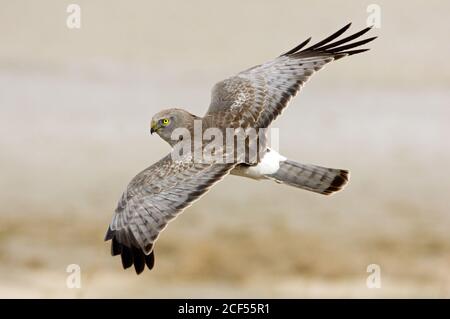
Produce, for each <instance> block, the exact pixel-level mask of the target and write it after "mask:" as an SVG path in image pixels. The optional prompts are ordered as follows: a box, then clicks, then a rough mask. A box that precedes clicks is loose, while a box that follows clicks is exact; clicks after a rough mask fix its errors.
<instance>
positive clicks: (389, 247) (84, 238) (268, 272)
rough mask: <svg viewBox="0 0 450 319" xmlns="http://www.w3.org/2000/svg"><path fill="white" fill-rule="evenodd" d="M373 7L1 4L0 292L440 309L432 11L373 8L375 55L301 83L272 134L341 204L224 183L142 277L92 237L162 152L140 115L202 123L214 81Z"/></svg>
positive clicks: (444, 274)
mask: <svg viewBox="0 0 450 319" xmlns="http://www.w3.org/2000/svg"><path fill="white" fill-rule="evenodd" d="M70 3H78V4H79V5H80V6H81V10H82V12H81V18H82V27H81V29H80V30H70V29H68V28H67V27H66V18H67V15H68V14H67V13H66V8H67V5H68V4H70ZM371 3H374V1H339V2H337V1H315V2H312V1H298V0H296V1H272V2H268V1H267V2H263V1H245V3H244V2H243V1H170V2H166V3H165V4H162V3H161V2H156V1H154V2H152V1H106V0H105V1H93V0H89V1H87V0H86V1H60V0H54V1H6V0H1V1H0V151H1V152H0V172H1V178H0V203H1V206H0V207H1V209H0V297H63V298H66V297H67V298H71V297H81V298H89V297H152V298H153V297H289V298H297V297H381V296H382V297H450V232H449V228H450V211H449V207H448V203H449V191H450V179H449V160H450V148H449V146H450V142H449V138H448V137H449V136H450V127H449V124H450V108H449V107H450V92H449V86H450V64H449V63H448V57H449V56H450V44H449V41H448V32H449V29H450V23H449V22H448V21H449V19H448V12H449V10H450V5H449V3H448V2H444V1H395V3H394V1H376V2H375V3H376V4H378V5H380V7H381V14H382V16H381V18H382V20H381V28H380V29H375V30H373V31H372V32H371V34H373V35H378V36H379V39H378V40H376V42H374V43H371V44H370V45H369V46H370V47H371V48H372V50H371V51H370V52H368V53H365V54H361V55H358V56H352V57H350V58H346V59H343V60H340V61H338V62H336V63H333V64H332V65H329V66H328V67H327V68H326V69H325V70H323V71H321V72H320V73H319V74H317V75H316V76H314V77H313V79H312V80H311V82H309V83H308V84H307V86H306V88H305V89H304V91H303V92H302V93H301V95H300V96H299V97H298V98H296V99H295V100H294V101H293V103H291V106H290V108H289V109H287V110H286V111H285V112H284V113H283V116H282V117H280V118H279V119H278V120H277V121H276V122H275V123H274V126H275V127H279V128H280V137H281V143H280V151H281V152H282V153H283V154H284V155H286V156H288V157H291V158H293V159H297V160H299V161H303V162H309V163H316V164H321V165H325V166H330V167H342V168H348V169H350V170H351V173H352V175H351V182H350V184H349V186H348V187H347V188H346V189H345V190H344V191H343V192H341V193H338V194H336V195H335V196H333V197H323V196H320V195H316V194H312V193H307V192H305V191H301V190H298V189H293V188H289V187H287V186H280V185H277V184H274V183H270V182H255V181H251V180H242V179H239V178H237V177H228V178H226V179H225V180H224V181H223V182H222V183H220V184H219V185H217V186H216V187H215V188H214V189H213V190H212V191H211V192H210V193H208V194H207V195H206V196H205V197H204V198H203V199H202V200H201V201H199V202H197V203H196V204H195V205H193V206H192V207H191V208H189V209H188V210H187V211H186V212H185V213H184V214H183V215H182V216H181V217H180V218H178V219H177V220H176V221H174V222H173V223H172V224H170V226H169V227H168V228H167V230H166V231H165V232H164V233H163V235H162V236H161V238H160V240H159V242H158V244H157V246H156V258H157V259H156V267H155V269H154V271H152V272H147V271H146V272H145V273H144V274H142V275H141V276H139V277H137V276H136V275H135V274H134V271H133V270H129V271H123V270H122V269H121V268H122V267H121V264H120V258H118V257H116V258H112V257H110V256H109V245H108V244H105V243H104V242H103V236H104V233H105V231H106V228H107V225H108V223H109V221H110V219H111V216H112V212H113V210H114V208H115V205H116V202H117V199H118V197H119V196H120V194H121V192H122V191H123V189H124V187H125V186H126V184H127V182H128V181H129V180H130V179H131V178H132V177H133V176H134V174H136V173H137V172H138V171H140V170H142V169H143V168H145V167H146V166H148V165H150V164H151V163H153V162H155V161H156V160H158V159H159V158H161V157H162V156H163V155H165V154H166V153H167V152H168V146H167V145H165V144H164V143H163V142H162V141H161V140H160V139H159V138H158V137H157V136H150V135H149V120H150V118H151V116H152V114H154V113H156V112H157V111H159V110H160V109H162V108H165V107H169V106H182V107H185V108H187V109H188V110H190V111H192V112H194V113H198V114H199V115H201V114H202V113H203V112H204V111H205V109H206V107H207V105H208V104H209V95H210V88H211V87H212V86H213V84H214V83H215V82H216V81H219V80H221V79H223V78H225V77H227V76H229V75H232V74H233V73H235V72H238V71H240V70H243V69H245V68H248V67H250V66H252V65H255V64H258V63H261V62H264V61H265V60H268V59H271V58H273V57H276V56H277V55H279V54H280V53H282V52H284V51H286V50H288V49H290V48H291V47H293V46H295V45H297V44H298V43H299V42H301V41H303V40H304V39H305V38H307V37H309V36H313V38H314V39H315V40H320V39H321V38H322V37H324V36H327V35H329V34H330V33H332V32H334V31H336V30H337V28H339V27H342V26H343V25H345V24H346V23H347V22H349V21H353V22H354V26H353V27H352V29H351V30H352V31H358V30H359V29H361V28H363V27H365V25H366V18H367V15H368V13H367V12H366V8H367V6H368V5H369V4H371ZM69 264H78V265H79V266H80V267H81V280H82V281H81V283H82V287H81V288H80V289H68V288H67V287H66V277H67V275H68V274H67V273H66V267H67V266H68V265H69ZM370 264H378V265H379V266H380V267H381V280H382V282H381V283H382V284H381V288H380V289H368V288H367V287H366V278H367V276H368V273H367V272H366V268H367V266H368V265H370Z"/></svg>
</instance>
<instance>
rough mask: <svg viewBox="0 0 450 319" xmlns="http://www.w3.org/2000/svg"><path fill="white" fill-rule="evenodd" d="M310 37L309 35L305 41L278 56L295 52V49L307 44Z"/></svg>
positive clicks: (297, 49)
mask: <svg viewBox="0 0 450 319" xmlns="http://www.w3.org/2000/svg"><path fill="white" fill-rule="evenodd" d="M311 39H312V38H311V37H309V38H308V39H306V40H305V41H303V42H302V43H300V44H299V45H297V46H296V47H295V48H293V49H291V50H289V51H288V52H286V53H283V54H281V55H280V56H285V55H289V54H292V53H295V52H297V51H299V50H300V49H302V48H303V47H304V46H305V45H307V44H308V43H309V41H311Z"/></svg>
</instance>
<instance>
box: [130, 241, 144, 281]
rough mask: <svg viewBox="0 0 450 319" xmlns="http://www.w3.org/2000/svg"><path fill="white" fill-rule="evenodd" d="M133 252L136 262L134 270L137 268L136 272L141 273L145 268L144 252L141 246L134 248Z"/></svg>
mask: <svg viewBox="0 0 450 319" xmlns="http://www.w3.org/2000/svg"><path fill="white" fill-rule="evenodd" d="M132 252H133V262H134V270H136V274H137V275H139V274H140V273H142V272H143V271H144V269H145V257H144V253H143V252H142V251H141V250H140V249H139V248H135V247H133V248H132Z"/></svg>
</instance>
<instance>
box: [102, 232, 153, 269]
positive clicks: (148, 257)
mask: <svg viewBox="0 0 450 319" xmlns="http://www.w3.org/2000/svg"><path fill="white" fill-rule="evenodd" d="M111 234H112V235H111ZM107 238H108V240H109V239H112V241H111V255H112V256H117V255H120V257H121V259H122V266H123V269H128V268H130V267H131V266H133V265H134V269H135V271H136V274H138V275H139V274H141V273H142V272H143V271H144V269H145V266H147V268H148V269H150V270H151V269H153V267H154V265H155V254H154V250H153V244H148V245H147V246H146V247H145V252H144V251H143V250H141V249H140V248H138V247H134V246H133V247H131V248H130V247H128V246H127V245H124V244H121V243H120V242H119V240H118V239H117V236H114V231H111V230H110V229H109V230H108V233H107Z"/></svg>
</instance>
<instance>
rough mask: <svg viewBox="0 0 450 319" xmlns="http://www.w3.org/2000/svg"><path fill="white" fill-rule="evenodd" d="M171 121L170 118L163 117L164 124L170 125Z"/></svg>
mask: <svg viewBox="0 0 450 319" xmlns="http://www.w3.org/2000/svg"><path fill="white" fill-rule="evenodd" d="M169 123H170V120H169V119H163V120H162V124H163V125H164V126H167V125H169Z"/></svg>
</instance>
